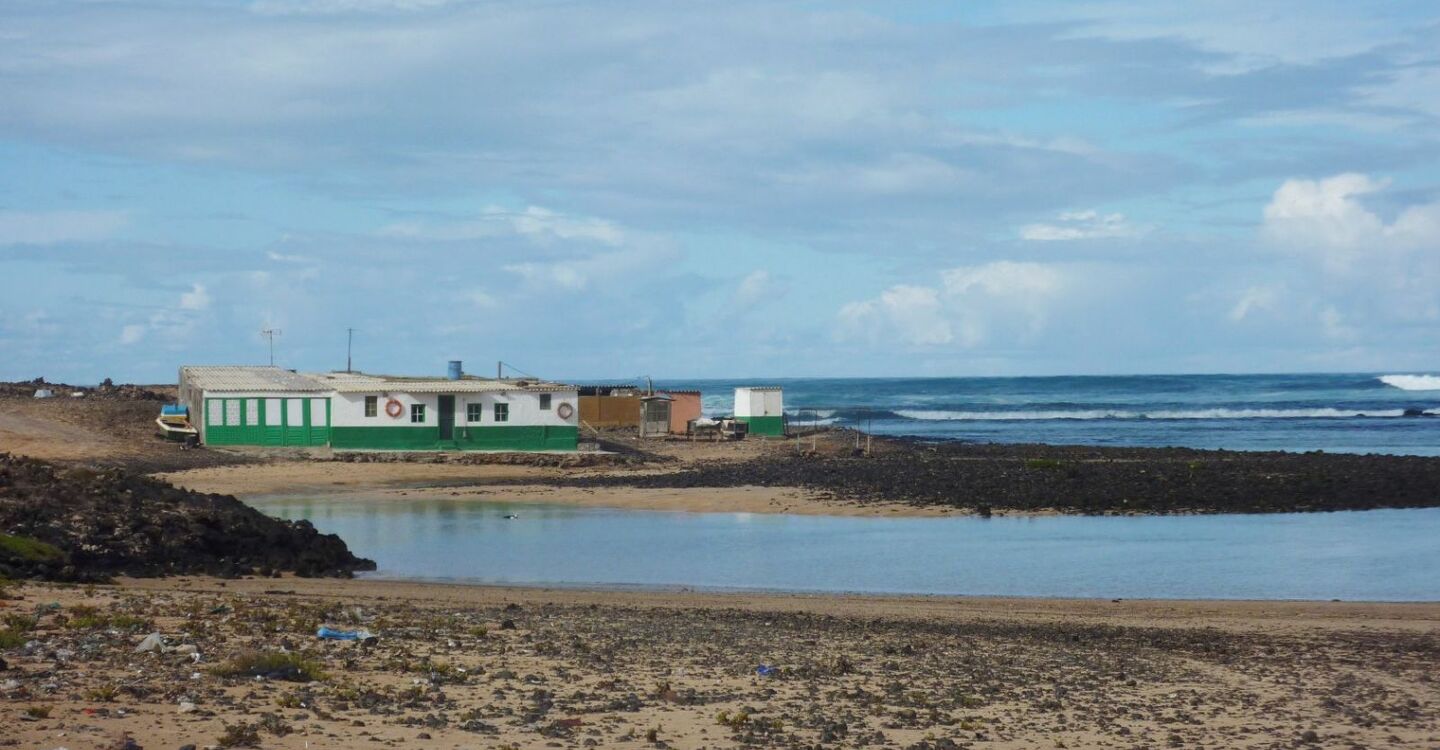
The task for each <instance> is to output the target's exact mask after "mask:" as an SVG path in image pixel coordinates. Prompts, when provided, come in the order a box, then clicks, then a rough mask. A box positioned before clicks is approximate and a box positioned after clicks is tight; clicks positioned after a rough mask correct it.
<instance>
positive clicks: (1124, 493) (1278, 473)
mask: <svg viewBox="0 0 1440 750" xmlns="http://www.w3.org/2000/svg"><path fill="white" fill-rule="evenodd" d="M805 442H806V439H802V440H801V441H799V445H800V446H804V445H805ZM848 445H849V443H848V442H847V440H846V439H845V438H844V436H841V438H840V439H838V440H837V439H836V438H835V437H833V436H832V437H830V438H829V440H828V442H827V443H825V444H823V445H822V447H821V448H820V449H819V450H816V451H804V452H800V451H788V452H787V451H775V452H771V453H768V454H765V455H761V456H758V457H756V458H752V459H749V460H745V461H704V462H697V463H694V464H691V465H689V466H686V467H684V468H680V469H678V470H675V471H664V472H651V473H643V474H641V473H632V474H624V473H615V474H608V475H594V476H573V477H557V478H554V479H547V480H544V481H545V482H546V483H551V484H555V485H559V486H567V487H577V488H591V487H641V488H704V487H742V486H759V487H794V488H800V489H804V490H807V491H810V492H815V493H820V494H822V495H824V496H828V497H831V498H834V499H837V500H843V501H847V502H858V503H862V504H863V503H867V502H891V503H894V502H900V503H907V504H910V505H914V506H919V507H951V508H956V509H963V510H970V511H975V512H979V513H981V514H985V513H992V512H997V511H1018V512H1060V513H1078V514H1173V513H1287V512H1311V511H1338V510H1371V509H1377V508H1428V507H1437V506H1440V458H1430V457H1418V456H1387V455H1351V454H1335V453H1320V452H1312V453H1280V452H1244V451H1211V450H1194V449H1188V448H1099V447H1088V446H1054V445H1000V444H972V443H960V442H941V443H935V442H920V441H914V440H896V439H878V438H877V439H876V440H875V441H874V445H873V448H874V450H873V451H872V452H871V453H870V454H869V455H866V454H865V453H864V452H863V451H857V450H854V449H850V448H849V447H848Z"/></svg>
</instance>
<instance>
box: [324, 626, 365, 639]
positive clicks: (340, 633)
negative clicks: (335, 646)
mask: <svg viewBox="0 0 1440 750" xmlns="http://www.w3.org/2000/svg"><path fill="white" fill-rule="evenodd" d="M315 637H316V638H323V639H325V640H327V641H363V640H365V639H366V638H370V637H371V635H370V631H368V630H334V629H332V628H327V627H325V626H324V625H321V626H320V629H319V630H317V631H315Z"/></svg>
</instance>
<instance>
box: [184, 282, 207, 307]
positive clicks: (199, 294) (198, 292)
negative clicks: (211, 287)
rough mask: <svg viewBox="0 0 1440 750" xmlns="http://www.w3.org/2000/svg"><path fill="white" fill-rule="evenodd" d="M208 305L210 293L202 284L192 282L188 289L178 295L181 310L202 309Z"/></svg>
mask: <svg viewBox="0 0 1440 750" xmlns="http://www.w3.org/2000/svg"><path fill="white" fill-rule="evenodd" d="M208 307H210V293H209V292H207V291H205V285H204V284H192V285H191V286H190V291H188V292H185V293H183V294H181V295H180V309H181V310H204V309H206V308H208Z"/></svg>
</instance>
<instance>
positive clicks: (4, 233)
mask: <svg viewBox="0 0 1440 750" xmlns="http://www.w3.org/2000/svg"><path fill="white" fill-rule="evenodd" d="M127 221H128V217H127V215H126V214H125V212H124V211H0V245H56V244H59V243H62V242H94V241H96V240H103V239H106V238H108V237H111V236H113V235H114V234H115V232H116V231H118V230H119V229H120V228H121V227H123V226H125V223H126V222H127Z"/></svg>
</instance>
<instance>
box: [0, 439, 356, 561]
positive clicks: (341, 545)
mask: <svg viewBox="0 0 1440 750" xmlns="http://www.w3.org/2000/svg"><path fill="white" fill-rule="evenodd" d="M371 569H374V563H373V562H371V561H369V560H365V559H362V558H359V557H356V556H355V555H353V554H351V552H350V550H349V548H348V547H347V546H346V545H345V542H343V541H342V540H341V539H340V538H339V537H337V536H335V535H334V534H321V533H319V532H318V531H316V530H315V528H314V527H313V526H311V525H310V523H309V522H307V521H282V520H279V519H275V518H271V517H269V516H267V515H265V514H263V513H261V512H259V511H257V510H255V509H254V508H251V507H249V506H247V505H245V504H244V503H242V502H240V501H239V500H236V499H235V498H234V497H231V496H229V495H210V494H203V493H198V492H191V491H188V490H182V489H179V488H177V487H174V486H173V485H170V484H167V483H165V482H160V481H157V480H154V479H149V478H146V477H142V476H139V475H136V474H133V473H130V472H128V471H125V470H122V469H115V468H104V469H95V468H87V467H78V468H70V469H60V468H57V467H55V466H53V465H51V464H48V463H45V462H43V461H37V460H34V459H27V458H21V457H17V456H11V455H9V454H4V453H0V576H5V577H10V578H40V579H48V580H63V581H96V580H104V579H106V578H108V577H110V576H112V575H131V576H161V575H178V574H199V573H204V574H210V575H224V576H235V575H243V574H249V573H252V572H259V573H262V574H268V573H272V572H277V571H293V572H294V573H296V574H298V575H303V576H349V575H350V574H351V573H352V572H353V571H356V570H371Z"/></svg>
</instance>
